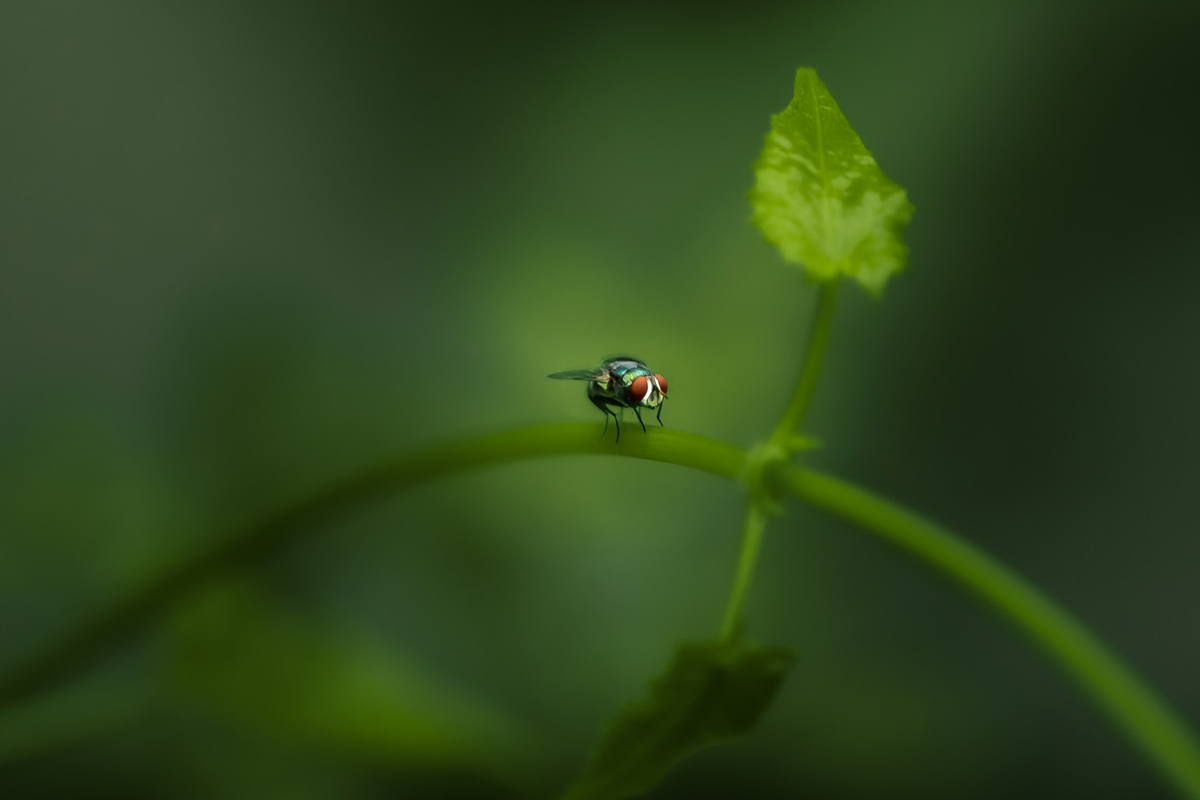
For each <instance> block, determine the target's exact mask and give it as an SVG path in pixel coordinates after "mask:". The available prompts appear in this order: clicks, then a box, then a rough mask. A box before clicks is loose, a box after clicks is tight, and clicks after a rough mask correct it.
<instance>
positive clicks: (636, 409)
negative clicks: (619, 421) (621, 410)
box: [633, 406, 646, 433]
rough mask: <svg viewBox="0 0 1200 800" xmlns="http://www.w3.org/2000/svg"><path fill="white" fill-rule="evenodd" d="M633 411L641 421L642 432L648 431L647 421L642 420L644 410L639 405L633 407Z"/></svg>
mask: <svg viewBox="0 0 1200 800" xmlns="http://www.w3.org/2000/svg"><path fill="white" fill-rule="evenodd" d="M633 413H635V414H637V418H638V422H639V423H641V426H642V433H645V432H646V423H644V422H642V410H641V409H640V408H638V407H637V406H634V407H633Z"/></svg>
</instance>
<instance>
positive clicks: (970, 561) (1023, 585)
mask: <svg viewBox="0 0 1200 800" xmlns="http://www.w3.org/2000/svg"><path fill="white" fill-rule="evenodd" d="M771 477H773V479H774V480H775V482H776V485H777V487H778V488H779V489H780V490H781V491H784V492H786V493H788V494H791V495H793V496H795V497H798V498H800V499H801V500H805V501H808V502H809V503H811V504H813V505H815V506H818V507H820V508H823V509H825V510H826V511H829V512H832V513H834V514H836V515H838V516H840V517H844V518H845V519H847V520H849V521H851V522H854V523H857V524H858V525H860V526H862V527H863V528H865V529H866V530H868V531H870V532H872V533H874V534H876V535H877V536H879V537H880V538H881V539H883V540H884V541H886V542H888V543H889V544H892V545H894V546H896V547H898V548H899V549H900V550H902V551H903V552H905V553H907V554H908V555H910V556H913V557H914V558H916V559H917V560H918V561H920V562H921V563H923V564H925V565H926V566H928V567H930V568H932V569H934V570H935V571H937V572H940V573H941V574H943V575H945V576H947V577H948V578H950V579H951V580H953V581H954V582H955V583H957V584H959V585H960V586H962V587H964V588H965V589H967V590H968V591H969V592H971V593H973V594H974V595H976V597H978V598H979V599H980V600H982V601H983V602H984V603H986V604H987V605H988V606H990V607H991V608H992V609H993V610H995V611H997V612H999V613H1000V614H1001V615H1002V616H1004V617H1006V618H1007V619H1008V620H1009V621H1010V622H1011V623H1013V624H1014V625H1015V626H1016V627H1017V629H1018V630H1020V631H1021V632H1022V633H1024V634H1025V635H1026V636H1028V637H1029V638H1031V639H1032V640H1033V641H1034V642H1035V643H1036V644H1037V645H1038V646H1039V647H1040V648H1041V649H1042V650H1044V651H1045V652H1046V653H1048V654H1049V655H1050V657H1051V658H1052V660H1053V661H1055V662H1056V663H1057V664H1058V666H1059V667H1060V668H1061V669H1062V670H1063V672H1065V673H1066V675H1067V677H1068V678H1069V679H1070V680H1072V681H1073V682H1074V683H1075V684H1077V685H1078V686H1079V687H1080V688H1081V689H1082V690H1083V691H1084V692H1085V693H1086V694H1088V695H1090V696H1091V698H1092V700H1094V701H1095V702H1096V704H1097V705H1098V706H1099V707H1100V708H1101V709H1102V710H1103V711H1104V712H1106V713H1107V714H1108V715H1109V717H1110V718H1111V719H1112V721H1113V722H1114V723H1115V724H1116V725H1117V727H1118V728H1119V729H1120V730H1122V731H1123V732H1124V733H1125V734H1126V735H1127V736H1128V737H1129V738H1130V739H1131V740H1132V741H1133V743H1134V744H1135V746H1137V747H1139V748H1140V749H1141V750H1142V752H1143V753H1144V754H1145V755H1146V756H1147V757H1148V758H1149V759H1150V761H1151V762H1153V763H1154V764H1156V765H1157V766H1158V767H1159V768H1160V769H1161V770H1162V772H1163V773H1164V774H1165V775H1166V776H1168V777H1169V778H1170V779H1171V780H1172V781H1173V782H1174V783H1175V785H1176V787H1177V788H1178V789H1179V790H1180V791H1181V792H1182V794H1183V795H1184V796H1186V797H1191V798H1200V743H1198V742H1197V740H1196V738H1195V736H1194V735H1193V734H1192V733H1191V731H1190V730H1188V727H1187V726H1186V725H1185V724H1184V722H1183V721H1182V720H1181V719H1180V718H1179V717H1178V716H1177V715H1176V714H1175V713H1174V712H1173V711H1172V710H1171V709H1170V707H1168V706H1167V705H1166V704H1165V703H1164V702H1163V701H1162V700H1161V699H1159V697H1158V696H1157V695H1156V694H1155V693H1154V691H1153V690H1152V689H1150V688H1149V687H1148V686H1147V685H1146V684H1144V683H1143V682H1142V681H1141V680H1140V679H1139V678H1138V676H1137V675H1136V674H1134V672H1133V671H1132V670H1131V669H1130V668H1129V667H1127V666H1126V665H1125V664H1123V663H1122V662H1121V660H1120V659H1119V658H1118V657H1117V656H1116V655H1115V654H1114V653H1113V652H1112V651H1111V650H1109V649H1108V648H1107V647H1105V646H1104V644H1103V643H1102V642H1100V640H1099V639H1097V638H1096V637H1095V636H1094V635H1093V634H1092V633H1091V632H1089V631H1088V630H1087V629H1086V628H1085V627H1084V626H1083V625H1082V624H1081V623H1080V622H1078V621H1077V620H1076V619H1075V618H1073V617H1072V616H1071V615H1070V614H1068V613H1067V612H1066V611H1064V610H1063V609H1061V608H1060V607H1059V606H1057V605H1056V604H1055V603H1054V602H1053V601H1052V600H1051V599H1050V598H1049V597H1047V596H1046V595H1045V594H1043V593H1042V592H1040V591H1038V590H1037V589H1036V588H1034V587H1033V586H1031V585H1030V584H1029V583H1027V582H1026V581H1024V580H1023V579H1022V578H1020V577H1019V576H1018V575H1016V574H1015V573H1013V572H1012V571H1011V570H1009V569H1008V568H1007V567H1005V566H1003V565H1002V564H1000V563H998V562H997V561H995V560H994V559H992V558H991V557H990V556H988V555H987V554H985V553H983V552H982V551H980V550H979V549H977V548H976V547H974V546H972V545H971V544H969V543H968V542H967V541H965V540H964V539H961V538H959V537H957V536H955V535H954V534H953V533H951V532H950V531H949V530H947V529H945V528H942V527H941V526H939V525H936V524H934V523H932V522H929V521H928V520H925V519H923V518H922V517H919V516H917V515H916V514H913V513H912V512H910V511H907V510H905V509H903V508H901V507H899V506H896V505H893V504H892V503H889V502H888V501H886V500H883V499H881V498H879V497H876V496H875V495H873V494H871V493H869V492H867V491H864V490H862V489H859V488H857V487H854V486H852V485H850V484H847V483H844V482H842V481H839V480H837V479H835V478H832V477H829V476H827V475H822V474H820V473H817V472H813V471H811V470H801V469H798V468H796V467H793V466H791V465H785V464H777V465H776V466H775V469H774V470H772V473H771Z"/></svg>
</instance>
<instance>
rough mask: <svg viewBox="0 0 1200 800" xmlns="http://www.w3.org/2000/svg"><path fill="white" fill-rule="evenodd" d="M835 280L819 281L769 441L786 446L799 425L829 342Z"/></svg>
mask: <svg viewBox="0 0 1200 800" xmlns="http://www.w3.org/2000/svg"><path fill="white" fill-rule="evenodd" d="M837 287H838V281H837V280H836V279H835V280H831V281H828V282H826V283H822V284H821V289H820V293H819V295H818V296H817V312H816V315H815V316H814V317H813V326H812V333H811V334H810V335H809V337H808V348H807V350H806V351H805V353H804V363H803V364H802V365H801V366H800V377H799V378H798V379H797V380H796V390H795V391H794V392H793V393H792V399H791V401H789V402H788V407H787V409H786V410H785V411H784V412H783V417H782V418H780V420H779V424H778V425H776V426H775V430H774V431H772V432H771V439H770V441H771V443H772V444H774V445H776V446H778V447H781V448H783V449H784V450H785V451H787V450H790V449H791V448H789V447H788V443H789V442H790V440H791V439H792V437H794V436H795V435H796V433H797V432H798V431H799V429H800V424H801V423H802V422H803V421H804V414H805V413H806V412H807V411H808V404H809V403H810V402H811V401H812V396H813V391H814V390H815V389H816V387H817V377H818V376H819V375H820V374H821V362H822V361H824V359H825V346H826V345H827V344H828V343H829V329H830V327H831V326H832V323H833V305H834V300H835V299H836V298H837Z"/></svg>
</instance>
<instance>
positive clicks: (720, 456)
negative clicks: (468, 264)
mask: <svg viewBox="0 0 1200 800" xmlns="http://www.w3.org/2000/svg"><path fill="white" fill-rule="evenodd" d="M574 453H601V454H610V455H624V456H631V457H634V458H646V459H652V460H656V461H663V462H667V463H672V464H679V465H682V466H688V467H693V468H695V469H699V470H703V471H706V472H711V473H713V474H716V475H719V476H722V477H725V478H730V479H736V478H738V477H739V475H740V474H741V473H742V471H743V469H744V468H745V465H746V460H747V454H746V453H745V452H744V451H742V450H739V449H738V448H736V447H734V446H732V445H728V444H725V443H723V442H718V441H716V440H713V439H708V438H706V437H703V436H696V435H693V434H688V433H683V432H681V431H676V430H671V429H663V428H652V429H651V430H650V431H649V433H648V434H646V435H639V436H629V437H627V438H626V439H625V440H623V441H622V443H621V444H620V445H614V444H613V443H612V442H611V441H608V440H602V439H601V438H600V437H599V436H597V435H596V426H594V425H588V424H575V425H554V426H544V427H537V428H528V429H523V430H515V431H508V432H505V433H500V434H496V435H493V436H484V437H480V438H477V439H470V440H467V441H462V442H458V443H454V444H449V445H446V446H443V447H438V448H431V449H429V450H426V451H424V452H421V453H417V454H413V455H409V456H404V457H399V458H396V459H392V460H390V461H387V462H384V463H382V464H379V465H377V466H375V467H373V468H371V469H367V470H364V471H363V472H361V473H359V474H358V475H356V476H353V477H351V478H348V479H347V480H345V481H342V482H341V483H338V484H336V485H334V486H331V487H330V488H329V489H327V490H325V491H323V492H320V493H318V494H316V495H313V496H311V497H309V498H306V499H303V500H300V501H298V502H297V503H295V504H293V505H291V506H288V507H286V508H283V509H281V510H279V511H278V512H276V513H274V514H271V515H269V516H267V517H265V518H264V519H262V520H260V521H259V522H257V523H254V524H251V525H247V526H245V527H243V528H241V529H240V530H238V531H236V532H234V533H233V534H232V535H231V536H229V537H228V538H226V539H223V540H221V541H219V542H217V543H215V544H213V545H211V546H210V547H209V548H208V549H206V550H203V551H201V552H199V553H197V554H196V555H194V556H193V557H192V558H191V559H189V560H187V561H185V562H183V563H181V564H179V565H177V566H176V567H175V568H174V569H172V570H169V571H167V572H165V573H164V574H162V575H160V576H159V577H158V578H156V579H154V580H152V581H149V582H148V583H146V584H145V585H144V586H143V587H142V588H141V589H140V590H138V591H135V592H133V593H131V594H130V595H129V596H128V597H126V598H125V599H124V600H122V601H120V602H118V603H116V604H115V605H113V606H111V607H109V608H108V609H106V610H102V611H100V612H99V613H97V614H96V615H95V616H93V617H92V618H91V619H88V620H85V621H83V622H82V623H81V624H79V625H78V626H77V627H75V628H74V629H72V630H69V631H67V632H66V634H65V635H63V636H62V638H60V639H59V640H58V641H56V642H54V643H53V644H51V645H50V646H49V647H47V648H45V649H44V650H42V651H41V652H40V653H37V654H35V655H33V656H32V657H31V658H29V659H28V660H26V661H25V662H24V664H23V665H22V666H20V667H19V668H17V669H14V670H12V671H11V672H10V673H9V674H8V676H7V677H6V678H4V679H3V680H0V706H4V705H11V704H15V703H17V702H19V701H22V700H28V699H30V698H33V697H35V696H37V695H38V694H41V693H44V692H45V691H46V690H48V689H50V688H52V687H53V686H54V685H55V684H57V683H60V682H62V681H64V680H66V679H67V678H69V677H70V676H71V675H73V674H75V673H77V672H79V671H81V670H82V669H84V668H85V667H86V666H88V665H89V664H90V663H92V662H93V661H95V660H96V659H97V658H99V657H100V656H101V655H103V654H104V653H105V652H107V651H108V650H109V649H111V648H112V647H114V646H116V645H118V644H119V643H120V642H121V641H122V640H123V639H124V638H125V637H127V636H128V635H130V634H132V633H134V632H135V631H136V630H137V629H138V628H140V627H142V626H145V625H146V624H147V623H149V622H151V621H152V620H153V619H154V618H155V616H157V615H158V614H161V613H162V612H163V611H165V610H166V609H167V608H169V607H170V606H171V604H173V603H174V602H176V601H178V600H179V599H180V598H182V597H183V596H185V595H186V594H187V593H189V592H190V591H192V590H193V589H195V588H197V587H198V586H200V585H201V584H203V583H204V582H205V581H206V580H208V579H210V578H212V577H214V576H215V575H217V574H219V573H221V572H222V571H224V570H228V569H233V568H238V567H247V566H252V565H253V564H255V563H258V562H260V561H262V560H265V559H266V558H267V557H269V556H270V555H272V554H274V553H275V552H277V551H278V550H280V549H281V548H283V547H284V546H286V545H287V544H288V543H289V542H291V541H292V540H293V539H295V538H296V537H297V536H299V535H300V534H301V533H303V532H304V531H305V530H308V529H309V528H312V527H313V526H315V525H317V524H319V523H322V522H326V521H328V520H330V519H332V518H334V517H336V516H337V515H338V514H340V513H343V512H345V511H347V510H349V509H350V508H354V507H356V506H357V505H358V504H360V503H363V502H367V501H369V500H372V499H374V498H376V497H379V496H381V495H384V494H387V493H391V492H393V491H398V490H402V489H404V488H407V487H409V486H412V485H415V484H417V483H420V482H423V481H425V480H429V479H432V478H436V477H439V476H441V475H445V474H449V473H452V472H456V471H460V470H464V469H470V468H474V467H479V466H483V465H486V464H492V463H498V462H501V461H508V460H513V459H518V458H530V457H536V456H545V455H555V454H574ZM765 472H766V476H765V478H766V480H767V482H768V483H769V484H770V485H771V487H772V488H774V489H776V490H778V491H780V492H782V493H786V494H790V495H793V496H795V497H797V498H799V499H801V500H805V501H807V502H809V503H812V504H813V505H815V506H818V507H820V508H823V509H825V510H827V511H830V512H832V513H834V514H836V515H838V516H841V517H843V518H845V519H847V520H849V521H851V522H854V523H857V524H859V525H861V526H862V527H864V528H865V529H866V530H868V531H870V532H872V533H874V534H876V535H878V536H879V537H880V538H882V539H884V540H885V541H887V542H889V543H891V544H893V545H894V546H896V547H898V548H900V549H901V550H903V551H904V552H906V553H908V554H909V555H912V556H913V557H914V558H916V559H917V560H918V561H920V562H922V563H924V564H925V565H926V566H929V567H931V568H932V569H934V570H936V571H938V572H941V573H942V574H944V575H946V576H948V577H949V578H951V579H952V580H954V581H955V582H957V583H958V584H960V585H961V586H963V587H965V588H966V589H967V590H968V591H970V592H972V593H974V594H975V595H976V596H978V597H979V598H980V599H982V600H983V601H984V602H985V603H987V604H988V605H990V606H991V607H993V608H994V609H996V610H997V611H998V612H1000V613H1001V614H1002V615H1003V616H1006V617H1007V618H1008V619H1009V620H1010V621H1011V622H1013V623H1014V624H1015V625H1016V626H1017V628H1018V629H1020V630H1022V631H1023V632H1024V633H1025V634H1026V635H1028V636H1029V637H1030V638H1031V639H1033V641H1034V642H1036V643H1037V644H1038V645H1039V646H1040V647H1041V648H1042V649H1043V650H1044V651H1045V652H1047V653H1048V654H1049V655H1050V656H1051V657H1052V658H1053V659H1054V660H1055V661H1056V662H1057V663H1058V664H1059V666H1060V667H1061V668H1062V669H1063V671H1064V672H1065V673H1066V674H1067V676H1068V677H1069V678H1070V679H1072V680H1073V681H1074V682H1075V683H1077V684H1078V685H1079V686H1080V688H1081V689H1083V690H1084V691H1085V692H1086V693H1087V694H1088V695H1089V696H1090V697H1091V698H1092V699H1093V700H1094V701H1095V702H1096V703H1097V704H1098V705H1099V706H1100V707H1101V708H1102V709H1104V710H1105V711H1106V712H1107V713H1108V715H1109V716H1110V718H1111V719H1112V720H1113V722H1114V723H1115V724H1116V725H1117V727H1118V728H1120V729H1121V730H1123V731H1124V732H1125V733H1126V734H1127V735H1128V736H1129V737H1130V738H1131V739H1132V740H1133V741H1134V743H1135V744H1136V745H1137V746H1138V747H1140V748H1141V749H1142V751H1143V752H1144V753H1145V754H1146V755H1147V756H1148V757H1149V759H1150V760H1151V761H1152V762H1153V763H1155V764H1156V765H1158V767H1159V768H1160V769H1161V771H1162V772H1163V773H1164V774H1165V775H1167V776H1168V777H1169V778H1170V779H1171V780H1173V781H1174V782H1175V783H1176V785H1177V786H1178V787H1179V788H1180V789H1181V790H1182V791H1183V792H1184V794H1185V795H1187V796H1189V797H1193V798H1197V799H1198V800H1200V746H1198V745H1197V742H1196V740H1195V739H1194V737H1193V736H1192V734H1191V733H1190V732H1189V730H1188V729H1187V727H1186V725H1184V723H1183V722H1182V721H1181V720H1180V719H1179V718H1178V717H1177V716H1176V715H1175V714H1174V713H1173V712H1172V711H1171V710H1170V709H1169V708H1168V707H1167V705H1166V704H1165V703H1164V702H1163V701H1162V700H1161V699H1159V698H1158V697H1157V696H1156V695H1155V693H1154V692H1153V691H1152V690H1151V689H1150V688H1149V687H1148V686H1146V685H1145V684H1144V683H1143V682H1142V681H1141V680H1140V679H1139V678H1138V677H1137V676H1136V675H1135V674H1134V673H1133V672H1132V671H1131V670H1130V669H1129V668H1128V667H1126V666H1125V665H1124V664H1122V663H1121V661H1120V660H1119V659H1118V658H1117V656H1115V655H1114V654H1113V653H1112V652H1110V651H1109V650H1108V649H1107V648H1106V647H1105V646H1104V645H1103V644H1101V643H1100V642H1099V641H1098V640H1097V639H1096V638H1095V637H1094V636H1093V635H1092V634H1091V633H1089V632H1088V631H1087V630H1086V629H1085V628H1084V627H1083V626H1082V625H1081V624H1080V623H1079V622H1078V621H1076V620H1075V619H1074V618H1073V617H1071V616H1070V615H1069V614H1067V613H1066V612H1065V611H1064V610H1062V609H1061V608H1059V607H1058V606H1057V605H1055V604H1054V602H1053V601H1052V600H1050V599H1049V598H1048V597H1046V596H1045V595H1044V594H1042V593H1041V592H1039V591H1038V590H1037V589H1035V588H1034V587H1032V586H1030V585H1029V584H1027V583H1026V582H1025V581H1023V580H1022V579H1021V578H1019V577H1018V576H1017V575H1015V574H1014V573H1013V572H1011V571H1010V570H1008V569H1007V568H1005V567H1004V566H1002V565H1001V564H999V563H997V562H996V561H994V560H992V559H991V558H990V557H989V556H987V555H985V554H984V553H982V552H981V551H979V550H977V549H976V548H975V547H973V546H972V545H970V544H968V543H967V542H966V541H964V540H962V539H959V538H958V537H956V536H955V535H954V534H952V533H951V532H950V531H948V530H946V529H945V528H942V527H940V526H938V525H936V524H934V523H932V522H929V521H928V520H925V519H923V518H921V517H919V516H917V515H915V514H913V513H911V512H909V511H906V510H904V509H903V508H901V507H899V506H896V505H893V504H892V503H889V502H888V501H886V500H883V499H881V498H879V497H876V496H875V495H873V494H871V493H869V492H867V491H864V490H862V489H859V488H856V487H854V486H852V485H850V484H847V483H844V482H842V481H839V480H837V479H835V478H832V477H829V476H827V475H822V474H820V473H818V472H814V471H812V470H801V469H799V468H797V467H795V466H792V465H791V464H788V463H786V462H783V461H778V462H775V463H774V465H773V466H772V467H770V468H769V469H767V470H765ZM750 502H751V504H752V506H755V505H758V504H756V503H755V501H754V499H753V498H752V499H751V501H750ZM758 508H759V510H758V511H752V510H748V512H747V520H746V530H747V533H748V534H749V533H750V532H751V531H752V530H753V528H754V526H756V525H759V524H760V523H761V520H759V522H755V521H754V519H753V518H752V516H751V515H752V514H761V513H762V507H761V505H758ZM755 548H757V544H756V543H751V544H745V543H744V545H743V550H744V554H745V551H749V555H751V556H752V555H753V550H754V549H755ZM753 560H754V559H753V558H751V557H749V556H747V558H744V559H743V561H748V563H749V564H750V565H751V566H752V565H753ZM739 572H740V568H739ZM747 580H748V579H747ZM745 582H746V581H742V580H740V579H739V580H735V595H736V594H738V593H744V589H737V588H736V587H737V586H738V585H739V584H743V585H744V583H745ZM740 603H741V600H737V601H736V602H733V601H732V599H731V605H734V607H735V609H736V606H737V605H738V604H740ZM729 618H732V619H734V620H735V622H733V623H731V624H732V625H733V626H734V627H735V629H736V624H737V623H736V619H737V612H736V610H735V611H734V612H731V613H727V619H729ZM727 628H728V625H726V626H723V632H724V630H725V629H727Z"/></svg>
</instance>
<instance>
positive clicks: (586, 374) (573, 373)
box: [546, 369, 601, 381]
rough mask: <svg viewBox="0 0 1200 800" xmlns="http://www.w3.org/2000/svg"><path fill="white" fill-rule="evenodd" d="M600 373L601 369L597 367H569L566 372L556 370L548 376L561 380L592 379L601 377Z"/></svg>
mask: <svg viewBox="0 0 1200 800" xmlns="http://www.w3.org/2000/svg"><path fill="white" fill-rule="evenodd" d="M600 374H601V370H596V369H569V370H567V371H566V372H555V373H554V374H552V375H547V376H546V377H547V378H554V379H555V380H559V381H591V380H595V379H596V378H599V377H600Z"/></svg>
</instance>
